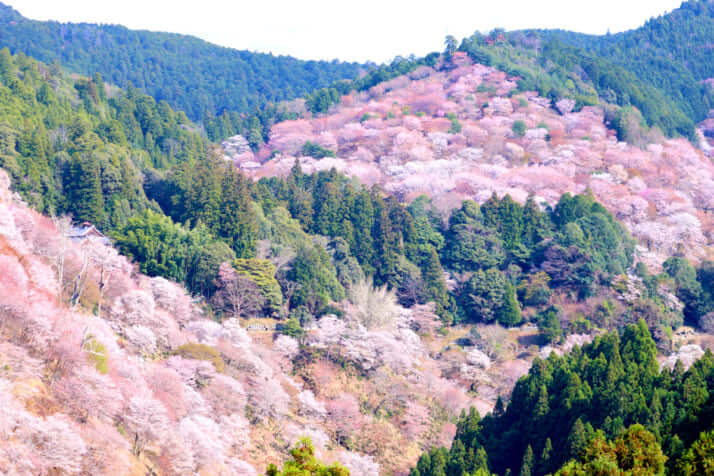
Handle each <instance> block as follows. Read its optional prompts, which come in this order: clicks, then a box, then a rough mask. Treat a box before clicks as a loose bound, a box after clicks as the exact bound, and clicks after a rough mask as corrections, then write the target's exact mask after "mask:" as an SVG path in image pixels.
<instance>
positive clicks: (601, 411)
mask: <svg viewBox="0 0 714 476" xmlns="http://www.w3.org/2000/svg"><path fill="white" fill-rule="evenodd" d="M656 356H657V350H656V347H655V342H654V341H653V340H652V338H651V337H650V333H649V332H648V330H647V326H646V324H645V323H644V322H643V321H640V322H639V323H637V324H631V325H628V326H627V327H626V328H625V329H624V331H623V332H622V334H621V335H618V334H617V333H610V334H605V335H603V336H600V337H597V338H595V340H594V341H593V342H592V343H591V344H588V345H585V346H583V347H582V348H579V347H576V348H575V349H573V351H572V352H571V353H569V354H567V355H565V356H563V357H558V356H556V355H555V354H551V356H550V357H549V358H547V359H545V360H539V359H536V360H535V361H534V362H533V366H532V368H531V370H530V371H529V373H528V375H527V376H526V377H524V378H522V379H521V380H519V382H518V383H517V384H516V387H515V389H514V390H513V394H512V396H511V400H510V403H509V404H508V405H504V404H503V401H501V400H499V401H498V402H497V404H496V408H495V409H494V411H493V413H491V414H489V415H487V416H485V417H484V418H483V419H481V418H479V415H478V413H476V412H475V411H474V410H473V409H472V410H471V411H470V412H468V413H464V414H462V416H461V418H460V420H459V423H458V429H457V433H456V438H455V440H454V443H453V445H452V446H451V449H450V450H447V449H445V448H440V449H435V450H432V451H430V452H428V453H425V454H424V455H423V456H422V457H421V458H420V460H419V463H418V464H417V466H416V468H415V469H413V470H412V472H411V476H436V475H449V476H451V475H464V474H469V475H489V474H491V473H496V474H514V475H515V474H520V475H522V476H523V475H544V474H558V475H562V476H565V475H593V474H603V475H604V474H633V475H634V474H642V475H644V474H648V475H662V474H665V470H666V473H667V474H677V475H700V474H711V470H712V467H711V462H712V443H713V441H714V440H713V438H714V434H713V433H711V431H712V419H713V418H714V413H713V412H714V356H712V354H711V352H709V351H707V353H706V354H705V355H704V357H703V358H702V359H700V360H699V361H697V362H696V363H695V364H694V365H693V366H692V367H691V368H690V369H689V370H687V371H684V369H683V368H682V367H681V363H680V364H678V365H677V366H675V368H674V369H673V370H669V369H667V368H665V369H663V370H660V369H659V365H658V363H657V360H656Z"/></svg>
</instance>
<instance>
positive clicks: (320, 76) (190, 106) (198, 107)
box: [0, 6, 361, 138]
mask: <svg viewBox="0 0 714 476" xmlns="http://www.w3.org/2000/svg"><path fill="white" fill-rule="evenodd" d="M0 26H1V27H0V43H2V44H3V45H7V46H8V47H10V49H12V50H13V51H21V52H23V53H25V54H27V55H29V56H33V57H36V58H38V59H39V60H41V61H45V62H47V63H51V62H54V61H59V62H60V63H61V64H62V65H64V66H66V67H68V68H70V69H71V70H73V71H76V72H79V73H84V74H87V75H89V74H92V73H94V72H99V73H101V75H102V77H103V78H104V80H105V81H107V82H109V83H112V84H116V85H119V86H121V87H128V86H129V85H130V84H133V85H134V86H136V87H138V88H140V89H142V90H143V91H146V92H147V93H148V94H150V95H151V96H153V97H155V98H157V99H158V100H165V101H167V102H168V103H169V104H171V105H172V106H174V107H177V108H179V109H181V110H183V111H186V113H187V114H188V116H189V117H191V118H192V119H194V120H202V119H203V118H204V116H206V115H210V116H218V115H220V114H222V113H223V111H229V112H231V113H232V114H230V119H231V120H234V121H235V122H237V120H238V119H240V115H239V113H248V112H251V111H253V110H255V109H256V108H257V107H261V106H263V105H265V104H266V103H268V102H277V101H281V100H284V99H292V98H295V97H299V96H301V95H304V94H307V93H309V92H311V91H312V90H314V89H316V88H321V87H324V86H327V85H329V84H331V83H333V82H334V81H337V80H342V79H351V78H355V77H357V74H358V71H359V70H360V68H361V65H359V64H356V63H342V62H338V61H330V62H328V61H301V60H298V59H295V58H291V57H288V56H274V55H272V54H262V53H253V52H249V51H239V50H233V49H230V48H223V47H219V46H216V45H213V44H210V43H207V42H205V41H203V40H200V39H198V38H194V37H190V36H185V35H178V34H171V33H158V32H149V31H139V30H129V29H127V28H125V27H122V26H117V25H93V24H87V23H79V24H73V23H62V24H60V23H57V22H40V21H35V20H29V19H26V18H23V17H22V16H20V15H19V14H17V12H15V11H14V10H12V9H11V8H10V7H7V6H0ZM97 89H98V92H101V89H99V88H97ZM219 117H220V116H219ZM218 122H220V120H219V121H218ZM228 135H230V134H228ZM222 137H227V135H223V136H222ZM216 138H217V137H216Z"/></svg>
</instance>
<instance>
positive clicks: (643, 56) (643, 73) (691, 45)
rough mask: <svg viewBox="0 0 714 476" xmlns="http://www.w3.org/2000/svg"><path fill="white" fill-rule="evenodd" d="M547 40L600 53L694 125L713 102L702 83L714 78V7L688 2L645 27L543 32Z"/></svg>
mask: <svg viewBox="0 0 714 476" xmlns="http://www.w3.org/2000/svg"><path fill="white" fill-rule="evenodd" d="M542 33H543V34H544V35H545V37H554V38H559V39H561V40H562V41H563V42H566V43H570V44H572V45H574V46H577V47H580V48H584V49H587V50H589V51H593V52H595V53H597V54H598V55H599V56H601V57H602V58H605V59H608V60H610V61H612V62H613V63H615V64H617V65H620V66H622V67H623V68H625V69H627V70H628V71H630V72H632V73H634V74H635V75H637V77H639V78H643V79H645V80H646V81H648V82H649V83H650V84H652V85H654V86H656V87H658V88H660V89H662V90H663V91H664V92H665V93H666V94H667V95H668V96H669V97H670V98H672V99H673V100H674V101H675V102H677V103H678V104H680V105H681V106H682V109H683V110H684V111H685V112H686V113H687V115H688V116H689V117H691V118H692V119H693V120H695V121H699V120H702V119H704V118H705V117H706V114H707V112H708V109H707V107H710V106H711V105H710V104H709V103H704V104H702V101H701V100H700V99H699V100H698V96H702V95H703V91H704V86H703V85H702V84H701V82H702V81H704V80H706V79H709V78H712V77H714V52H713V51H712V38H713V37H714V4H713V3H712V2H710V1H707V0H689V1H685V2H683V3H682V5H681V7H680V8H677V9H675V10H673V11H672V12H669V13H667V14H665V15H662V16H660V17H657V18H652V19H650V20H648V21H647V22H646V23H645V24H644V25H643V26H642V27H640V28H637V29H634V30H630V31H625V32H622V33H616V34H609V35H603V36H593V35H584V34H579V33H574V32H567V31H547V32H542Z"/></svg>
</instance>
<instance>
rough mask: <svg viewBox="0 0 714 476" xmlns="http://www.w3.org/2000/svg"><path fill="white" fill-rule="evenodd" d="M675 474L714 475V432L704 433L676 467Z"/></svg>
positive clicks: (686, 475)
mask: <svg viewBox="0 0 714 476" xmlns="http://www.w3.org/2000/svg"><path fill="white" fill-rule="evenodd" d="M674 473H675V474H677V475H681V476H695V475H699V474H713V473H714V432H711V431H709V432H703V433H701V434H700V435H699V438H698V439H697V441H695V442H694V443H693V444H692V446H691V447H689V449H688V450H687V451H686V452H685V453H684V455H683V456H682V458H681V459H680V460H679V461H678V462H677V464H676V466H675V471H674Z"/></svg>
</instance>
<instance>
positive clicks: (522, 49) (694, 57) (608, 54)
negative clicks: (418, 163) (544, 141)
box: [459, 0, 714, 138]
mask: <svg viewBox="0 0 714 476" xmlns="http://www.w3.org/2000/svg"><path fill="white" fill-rule="evenodd" d="M713 12H714V7H713V6H712V4H711V2H707V1H700V0H693V1H689V2H685V3H683V4H682V6H681V7H680V8H679V9H676V10H674V11H673V12H671V13H668V14H666V15H663V16H661V17H659V18H656V19H652V20H650V21H648V22H647V23H646V24H645V25H644V26H642V27H640V28H637V29H635V30H630V31H626V32H623V33H618V34H615V35H609V34H608V35H602V36H597V35H585V34H580V33H574V32H570V31H562V30H522V31H513V32H505V31H503V30H494V31H492V32H491V33H489V34H486V35H484V34H480V33H476V34H474V35H472V36H471V37H469V38H466V39H465V40H464V41H462V42H461V44H460V47H459V49H460V50H462V51H467V52H468V53H469V54H470V55H471V56H472V58H474V59H475V60H476V61H479V62H481V63H484V64H488V65H493V66H496V67H498V68H499V69H502V70H504V71H507V72H509V73H511V74H513V75H517V76H520V77H521V80H520V83H519V88H520V89H521V90H524V91H525V90H532V89H535V90H537V91H539V93H540V94H541V95H542V96H547V97H550V98H552V99H553V100H554V101H557V100H559V99H563V98H568V99H573V100H575V101H576V108H579V107H581V106H583V105H593V104H596V103H604V102H607V103H610V104H614V105H618V106H629V105H632V106H635V107H636V108H637V109H639V112H640V113H641V114H642V116H643V117H644V120H645V122H646V124H647V125H649V126H657V127H658V128H659V129H660V130H661V131H662V132H664V133H665V134H666V135H667V136H672V135H681V136H684V137H689V138H694V125H695V124H696V123H698V122H700V121H702V120H704V119H706V118H707V114H708V112H709V110H710V109H711V108H712V106H714V93H713V92H712V89H711V87H710V86H709V85H708V84H705V83H704V82H703V81H704V80H706V79H708V78H710V77H712V76H714V72H713V71H712V66H711V65H712V64H713V62H712V49H711V38H712V34H713V33H714V19H713V18H712V14H713ZM612 119H613V120H612V123H613V126H615V128H616V129H618V132H619V128H620V125H619V124H618V122H622V120H621V119H618V118H614V117H613V118H612Z"/></svg>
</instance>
